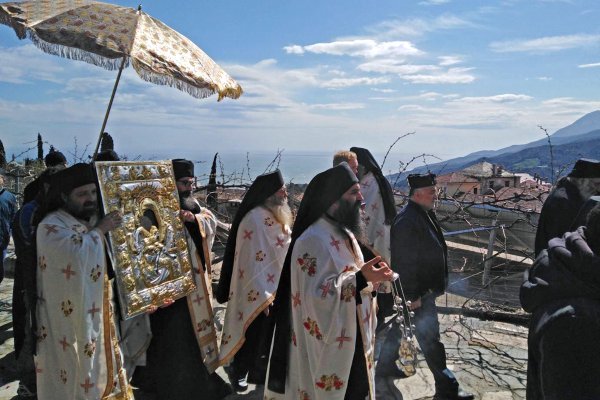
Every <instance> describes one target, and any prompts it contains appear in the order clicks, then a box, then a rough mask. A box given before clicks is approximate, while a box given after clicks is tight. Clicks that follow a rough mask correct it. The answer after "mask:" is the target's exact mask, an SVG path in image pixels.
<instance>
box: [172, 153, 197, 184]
mask: <svg viewBox="0 0 600 400" xmlns="http://www.w3.org/2000/svg"><path fill="white" fill-rule="evenodd" d="M171 161H172V163H173V173H174V174H175V180H176V181H177V180H179V179H181V178H187V177H191V176H192V177H193V176H194V163H193V162H191V161H190V160H186V159H184V158H176V159H174V160H171Z"/></svg>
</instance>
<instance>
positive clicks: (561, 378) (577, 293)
mask: <svg viewBox="0 0 600 400" xmlns="http://www.w3.org/2000/svg"><path fill="white" fill-rule="evenodd" d="M520 298H521V305H522V306H523V309H524V310H525V311H528V312H531V320H530V323H529V337H528V365H527V399H530V400H538V399H540V400H541V399H600V380H599V379H598V371H600V341H598V337H600V205H599V204H598V203H597V204H596V205H595V206H594V207H592V208H591V209H590V211H589V212H588V218H587V221H586V222H585V223H584V225H583V226H580V227H578V228H577V229H575V230H574V231H572V232H567V233H565V234H564V235H563V236H562V237H560V238H558V237H557V238H553V239H550V242H549V243H548V248H547V249H544V250H542V252H541V253H540V255H539V257H538V258H537V259H536V260H535V262H534V264H533V266H532V267H531V268H530V269H528V270H526V271H525V282H523V284H522V285H521V291H520Z"/></svg>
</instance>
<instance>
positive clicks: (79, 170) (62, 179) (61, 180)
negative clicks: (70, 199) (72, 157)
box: [50, 163, 96, 194]
mask: <svg viewBox="0 0 600 400" xmlns="http://www.w3.org/2000/svg"><path fill="white" fill-rule="evenodd" d="M90 183H96V175H95V174H94V169H93V168H92V165H91V164H87V163H78V164H73V165H72V166H70V167H69V168H65V169H62V170H60V171H58V172H57V173H55V174H54V175H52V176H51V177H50V187H51V189H52V188H53V189H54V190H57V191H58V192H59V193H63V194H69V193H71V191H72V190H73V189H75V188H78V187H80V186H83V185H88V184H90Z"/></svg>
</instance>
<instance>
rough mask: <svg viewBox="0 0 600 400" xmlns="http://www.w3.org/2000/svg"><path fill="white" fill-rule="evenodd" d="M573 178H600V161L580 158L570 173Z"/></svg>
mask: <svg viewBox="0 0 600 400" xmlns="http://www.w3.org/2000/svg"><path fill="white" fill-rule="evenodd" d="M568 176H569V177H571V178H600V161H598V160H592V159H589V158H580V159H579V160H577V161H576V162H575V166H573V169H572V170H571V172H570V173H569V175H568Z"/></svg>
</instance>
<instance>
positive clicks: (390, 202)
mask: <svg viewBox="0 0 600 400" xmlns="http://www.w3.org/2000/svg"><path fill="white" fill-rule="evenodd" d="M350 151H352V152H354V153H355V154H356V159H357V160H358V163H359V164H360V165H362V166H363V167H364V168H365V171H366V172H371V173H372V174H373V175H374V176H375V180H376V181H377V186H378V187H379V193H381V198H382V200H383V208H384V211H385V223H386V224H387V225H391V223H392V221H393V220H394V217H395V216H396V201H395V199H394V191H393V190H392V186H391V185H390V182H389V181H388V180H387V178H386V177H385V176H384V175H383V172H382V171H381V168H380V167H379V164H377V161H376V160H375V157H373V154H371V152H370V151H369V150H367V149H363V148H362V147H351V148H350Z"/></svg>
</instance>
